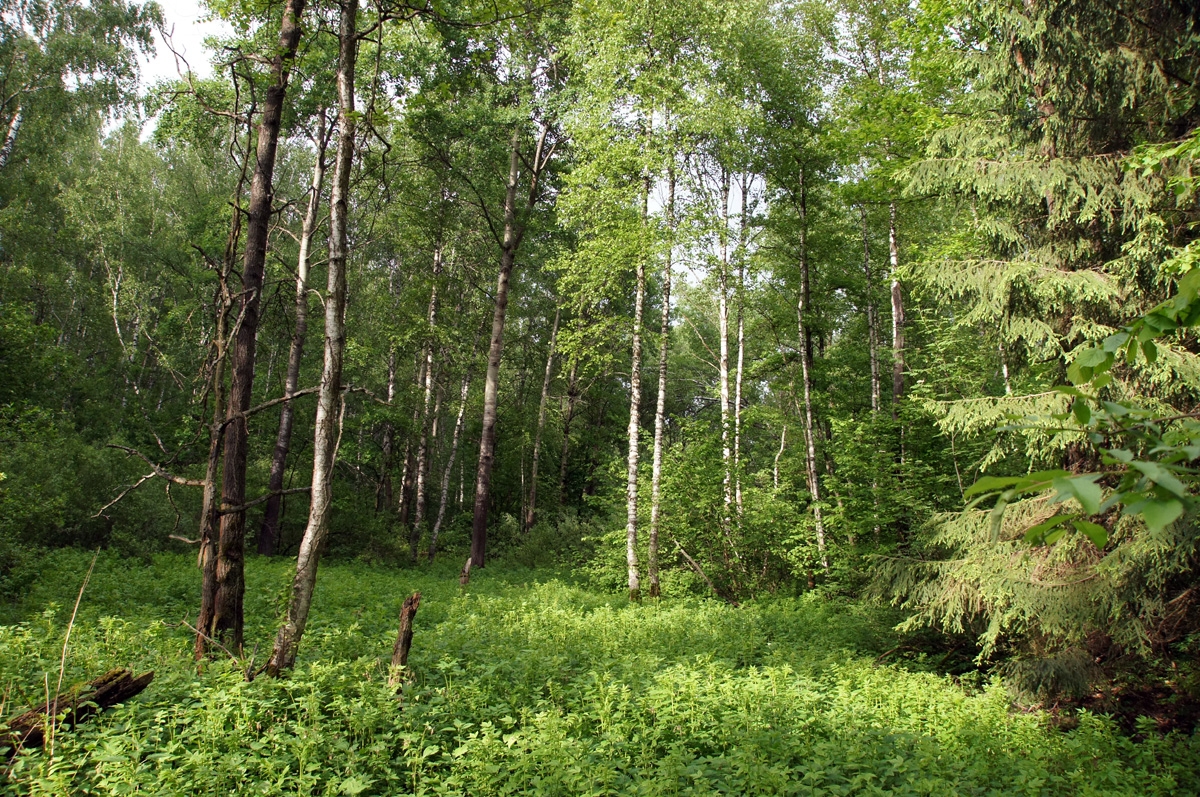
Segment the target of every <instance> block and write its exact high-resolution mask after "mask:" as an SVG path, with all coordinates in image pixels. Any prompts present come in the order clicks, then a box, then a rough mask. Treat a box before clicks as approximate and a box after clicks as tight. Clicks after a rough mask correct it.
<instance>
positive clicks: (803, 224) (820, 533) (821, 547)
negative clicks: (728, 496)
mask: <svg viewBox="0 0 1200 797" xmlns="http://www.w3.org/2000/svg"><path fill="white" fill-rule="evenodd" d="M800 180H801V182H800V208H799V209H800V301H799V304H798V305H797V307H796V316H797V319H798V322H799V329H798V331H799V334H800V349H801V352H800V371H801V378H802V380H803V382H804V444H805V470H806V475H807V477H808V491H809V494H810V495H811V496H812V506H813V520H814V522H815V524H816V532H817V552H818V553H819V555H820V557H821V567H822V568H823V569H825V570H826V571H828V570H829V557H828V556H827V554H826V552H825V522H824V519H823V518H822V516H821V483H820V479H819V477H818V475H817V449H816V441H815V439H814V436H815V435H814V430H813V407H812V392H813V390H812V371H813V347H812V329H811V328H810V326H809V323H808V314H809V312H811V309H812V291H811V278H810V277H811V275H810V274H809V262H808V187H807V185H806V184H805V181H804V175H803V173H801V177H800Z"/></svg>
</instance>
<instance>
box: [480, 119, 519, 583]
mask: <svg viewBox="0 0 1200 797" xmlns="http://www.w3.org/2000/svg"><path fill="white" fill-rule="evenodd" d="M518 135H519V134H518V133H516V132H514V133H513V137H512V144H511V146H510V149H509V162H508V184H507V185H506V186H505V191H504V239H503V242H502V243H501V253H500V274H499V276H498V278H497V280H496V305H495V309H494V311H493V313H492V337H491V343H490V345H489V346H488V364H487V374H486V376H485V377H484V383H483V425H482V430H481V432H480V436H479V437H480V439H479V466H478V468H477V469H476V473H475V514H474V517H473V518H472V522H471V564H472V566H473V567H483V566H484V557H485V555H486V552H487V515H488V504H489V502H490V500H491V497H492V496H491V490H492V464H493V461H494V458H495V455H496V403H497V401H498V399H499V389H500V355H501V354H502V353H503V351H504V316H505V313H506V312H507V310H508V279H509V277H510V276H511V275H512V269H513V263H514V261H515V260H516V255H517V246H519V245H520V242H521V237H522V235H523V233H524V228H523V227H521V226H520V225H519V224H518V220H517V180H518V179H519V177H520V153H519V152H518V151H517V147H518V144H519V141H520V139H519V138H518Z"/></svg>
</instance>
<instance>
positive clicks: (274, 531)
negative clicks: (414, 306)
mask: <svg viewBox="0 0 1200 797" xmlns="http://www.w3.org/2000/svg"><path fill="white" fill-rule="evenodd" d="M316 140H317V162H316V164H315V165H314V166H313V176H312V185H311V186H310V187H309V194H308V209H307V210H306V211H305V213H304V221H303V223H302V224H301V225H300V255H299V257H298V258H297V259H296V326H295V330H294V331H293V332H292V344H291V348H290V349H289V350H288V365H287V376H286V377H285V379H284V386H283V394H284V395H285V396H288V397H290V396H291V395H292V394H293V393H295V392H296V391H297V390H298V389H299V388H300V359H301V357H302V356H303V355H304V337H305V335H306V333H307V332H308V253H309V248H310V247H311V246H312V239H313V234H314V233H315V232H316V229H317V209H318V207H319V206H320V204H321V187H322V184H323V183H324V182H325V145H326V143H327V141H326V138H325V114H324V112H322V113H321V115H320V118H319V119H318V121H317V139H316ZM268 381H269V380H268ZM294 418H295V411H294V409H293V407H292V402H291V401H287V402H285V403H284V405H283V409H282V411H280V413H279V432H278V434H276V436H275V453H274V455H273V456H272V457H271V477H270V479H269V480H268V487H267V489H268V490H269V491H270V493H271V496H270V497H269V498H268V499H267V508H266V511H265V512H264V513H263V520H262V526H261V527H260V528H259V531H258V552H259V553H260V554H262V555H263V556H273V555H274V553H275V546H276V545H277V544H278V542H279V521H280V520H281V519H282V517H283V513H282V507H283V496H282V495H280V492H281V491H282V490H283V476H284V472H285V471H286V469H287V455H288V450H289V449H290V448H291V446H292V422H293V419H294Z"/></svg>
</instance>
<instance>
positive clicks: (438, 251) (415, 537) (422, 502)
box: [409, 241, 442, 562]
mask: <svg viewBox="0 0 1200 797" xmlns="http://www.w3.org/2000/svg"><path fill="white" fill-rule="evenodd" d="M441 275H442V243H441V241H438V243H437V245H436V246H435V247H434V250H433V288H432V289H431V290H430V292H429V308H428V310H427V312H426V314H425V315H426V324H427V326H428V330H427V334H428V336H429V337H428V338H427V339H426V341H425V367H424V384H423V385H422V386H421V388H422V395H421V436H420V438H419V439H418V442H417V479H416V488H415V490H416V494H415V496H414V502H413V503H414V504H415V505H416V513H415V515H414V516H413V525H412V536H411V537H410V539H409V543H410V547H411V548H412V558H413V561H414V562H415V561H417V548H418V546H419V545H420V544H421V532H422V531H424V526H425V507H426V492H427V490H426V488H425V482H426V481H427V479H428V476H429V435H430V424H431V422H432V418H431V416H430V412H429V405H430V402H431V401H432V400H433V383H434V378H433V354H434V351H433V343H434V340H433V337H434V333H435V332H436V330H437V311H438V282H437V281H438V279H439V278H440V277H441ZM436 415H437V413H436V412H435V413H433V416H436Z"/></svg>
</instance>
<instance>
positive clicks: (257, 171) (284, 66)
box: [212, 0, 304, 652]
mask: <svg viewBox="0 0 1200 797" xmlns="http://www.w3.org/2000/svg"><path fill="white" fill-rule="evenodd" d="M303 13H304V0H287V3H286V5H285V6H284V8H283V19H282V22H281V23H280V27H279V42H278V45H277V48H276V51H275V56H274V57H273V58H272V59H271V81H270V84H269V85H268V87H267V91H266V96H265V97H264V98H263V112H262V119H261V121H260V122H259V126H258V149H257V152H256V154H255V164H254V177H253V179H252V180H251V183H250V203H249V207H248V209H247V222H246V249H245V254H244V256H243V259H242V308H241V323H240V326H239V327H238V329H237V340H236V345H235V347H234V350H233V379H232V385H231V387H230V392H229V403H228V407H227V411H226V423H227V426H226V427H225V453H224V456H225V459H224V466H223V471H224V473H223V477H222V483H221V504H222V508H223V509H230V508H233V507H240V506H242V505H243V504H245V503H246V455H247V452H246V449H247V443H248V430H247V427H246V417H245V412H246V410H248V409H250V398H251V392H252V390H253V387H254V353H255V339H256V337H257V335H258V320H259V304H260V300H261V298H262V287H263V278H264V274H265V271H266V260H267V237H268V231H269V227H270V222H271V205H272V200H273V199H274V189H273V186H272V180H273V176H274V173H275V155H276V150H277V148H278V144H279V126H280V120H281V118H282V114H283V102H284V98H285V95H286V93H287V84H288V77H289V73H290V70H291V65H292V61H293V60H294V59H295V57H296V48H297V46H298V45H299V42H300V23H301V15H302V14H303ZM245 548H246V512H245V510H241V511H237V512H227V513H226V514H223V515H222V516H221V536H220V542H219V544H218V550H217V583H216V598H215V600H214V602H213V605H214V614H213V621H212V628H213V634H212V636H213V637H214V638H216V639H219V640H220V641H221V642H222V644H223V645H224V646H225V647H226V648H228V649H230V650H232V651H235V652H238V651H241V649H242V631H243V616H242V598H243V595H244V594H245V591H246V577H245V553H246V552H245Z"/></svg>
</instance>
